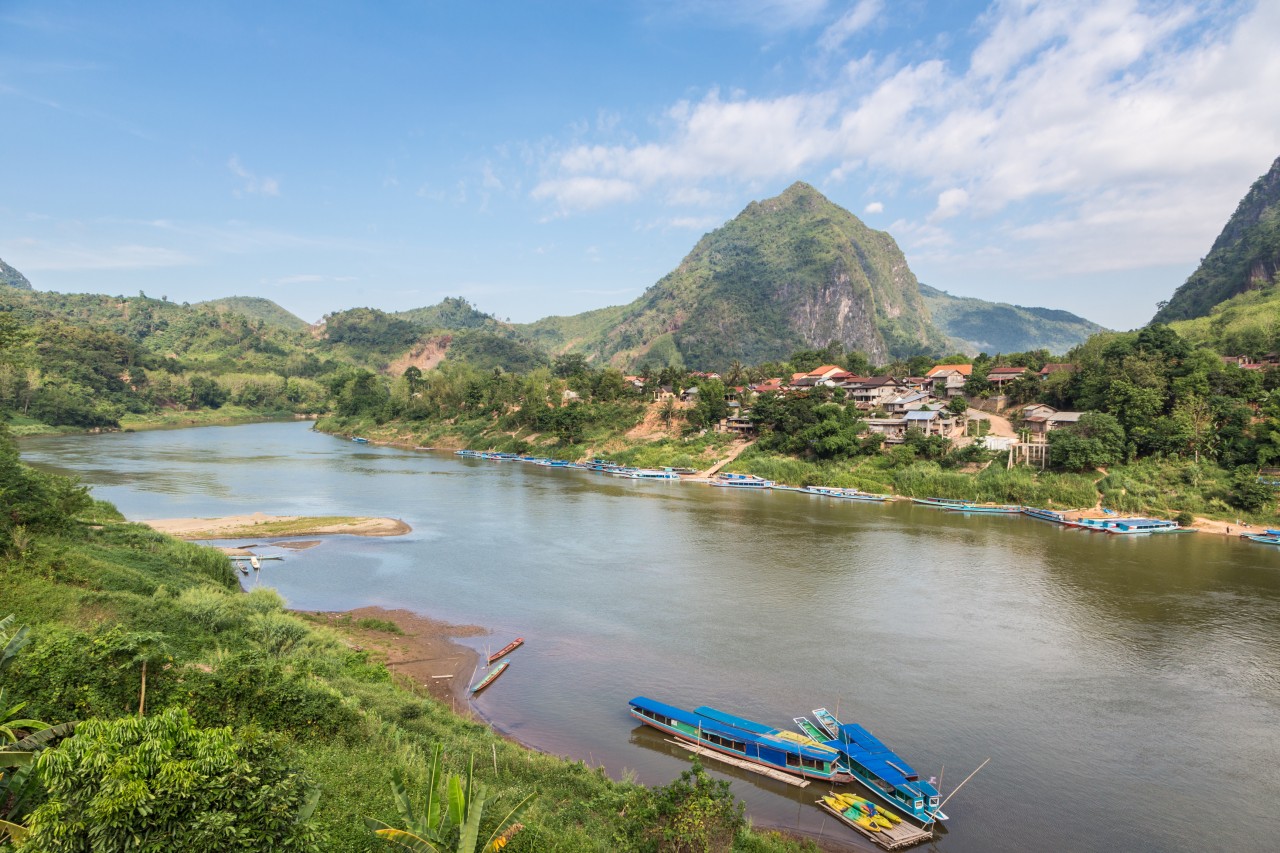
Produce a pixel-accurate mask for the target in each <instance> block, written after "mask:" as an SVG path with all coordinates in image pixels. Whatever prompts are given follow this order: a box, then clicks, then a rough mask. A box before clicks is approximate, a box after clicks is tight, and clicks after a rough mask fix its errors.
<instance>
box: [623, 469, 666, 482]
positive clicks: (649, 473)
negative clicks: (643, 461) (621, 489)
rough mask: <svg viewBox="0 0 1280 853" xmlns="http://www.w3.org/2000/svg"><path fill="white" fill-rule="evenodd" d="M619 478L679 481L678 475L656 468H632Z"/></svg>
mask: <svg viewBox="0 0 1280 853" xmlns="http://www.w3.org/2000/svg"><path fill="white" fill-rule="evenodd" d="M618 476H619V477H626V478H627V479H630V480H679V479H680V475H679V474H677V473H675V472H674V471H667V470H662V471H659V470H658V469H656V468H632V469H630V470H627V471H625V472H621V473H619V474H618Z"/></svg>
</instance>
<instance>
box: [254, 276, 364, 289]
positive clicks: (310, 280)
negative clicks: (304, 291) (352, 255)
mask: <svg viewBox="0 0 1280 853" xmlns="http://www.w3.org/2000/svg"><path fill="white" fill-rule="evenodd" d="M351 281H358V279H357V278H356V277H355V276H353V275H316V274H314V273H301V274H299V275H286V276H281V277H280V278H270V279H268V278H264V279H262V283H263V284H274V285H279V286H282V287H287V286H289V285H293V284H322V283H324V282H351Z"/></svg>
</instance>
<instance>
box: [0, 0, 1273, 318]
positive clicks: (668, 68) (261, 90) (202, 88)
mask: <svg viewBox="0 0 1280 853" xmlns="http://www.w3.org/2000/svg"><path fill="white" fill-rule="evenodd" d="M1278 42H1280V3H1276V2H1274V0H1263V2H1257V3H1254V2H1230V0H1224V1H1223V2H1216V0H1203V1H1202V2H1180V0H1160V1H1159V2H1139V1H1138V0H1132V2H1125V1H1124V0H1111V2H1093V0H1072V2H1032V1H1031V0H1010V2H995V3H992V4H990V5H986V4H981V3H963V2H945V0H943V1H941V2H924V0H898V2H891V0H858V2H834V0H831V2H828V0H791V1H790V2H787V0H631V2H627V0H616V2H533V0H525V1H524V2H506V0H495V2H491V3H488V4H480V5H476V4H467V3H452V2H425V0H424V1H423V2H407V1H401V0H380V2H377V3H354V2H351V3H344V2H324V0H310V1H309V2H305V3H303V2H297V3H295V2H261V0H259V1H258V2H210V3H204V4H187V3H172V2H130V0H121V2H115V3H104V2H78V3H77V2H58V0H38V2H37V0H0V115H3V116H4V121H3V133H2V134H0V258H3V259H4V260H6V261H8V262H9V263H11V264H12V265H14V266H15V267H17V268H18V269H19V270H21V271H23V272H24V273H25V274H26V275H27V277H28V278H30V279H31V281H32V283H33V284H34V285H35V286H36V287H37V288H39V289H44V290H57V291H65V292H80V291H89V292H105V293H113V294H114V293H123V294H134V293H136V292H138V291H145V292H146V293H147V294H148V295H150V296H167V297H168V298H170V299H172V300H175V301H191V302H194V301H198V300H201V299H209V298H214V297H218V296H226V295H232V294H243V295H258V296H265V297H268V298H270V299H273V300H275V301H276V302H278V303H280V304H281V305H283V306H284V307H286V308H288V309H289V310H291V311H293V312H294V313H296V314H298V315H299V316H302V317H303V318H305V319H307V320H317V319H319V318H320V317H321V316H322V315H323V314H325V313H328V312H331V311H336V310H341V309H343V308H349V307H354V306H357V305H369V306H372V307H377V308H382V309H385V310H401V309H406V308H412V307H416V306H420V305H428V304H432V303H435V302H437V301H439V300H440V299H441V298H443V297H445V296H455V295H460V296H464V297H466V298H468V299H469V300H471V301H472V302H473V303H475V304H476V305H477V306H478V307H480V308H481V309H482V310H485V311H489V312H492V313H494V314H496V315H498V316H499V317H504V318H510V319H512V320H515V321H529V320H534V319H537V318H538V317H542V316H546V315H548V314H571V313H576V312H579V311H584V310H588V309H592V308H598V307H602V306H605V305H611V304H619V303H623V302H628V301H630V300H632V299H634V298H635V297H637V296H638V295H640V293H641V292H642V291H643V290H644V289H645V288H646V287H648V286H650V285H652V284H653V283H654V282H655V281H657V280H658V279H659V278H661V277H662V276H663V275H665V274H666V273H667V272H669V271H670V270H672V269H673V268H675V267H676V266H677V265H678V264H679V262H680V260H681V258H682V257H683V256H684V255H685V254H686V253H687V252H688V251H689V250H690V249H691V248H692V246H693V244H694V243H695V242H696V241H697V239H698V238H699V237H700V236H701V235H702V234H704V233H706V232H707V231H710V230H712V229H714V228H716V227H718V226H719V225H721V224H722V223H724V222H725V221H727V220H728V219H731V218H732V217H734V216H735V215H737V213H739V212H740V211H741V210H742V208H743V207H745V206H746V205H747V204H748V203H749V202H750V201H752V200H753V199H758V198H766V197H769V196H773V195H776V194H778V193H780V192H781V191H782V190H784V189H785V188H786V187H787V186H788V185H789V184H791V183H792V182H793V181H796V180H803V181H807V182H809V183H811V184H813V185H814V186H816V187H817V188H818V189H819V190H821V191H822V192H823V193H825V194H826V195H827V196H828V197H829V198H831V199H832V200H833V201H835V202H836V203H837V204H840V205H842V206H844V207H846V208H848V209H849V210H851V211H853V212H854V213H855V214H857V215H858V216H860V217H862V218H863V219H864V220H865V221H866V222H867V223H868V224H869V225H871V226H872V227H874V228H879V229H883V230H886V231H888V232H889V233H890V234H892V235H893V236H894V237H895V238H896V239H897V241H898V243H899V245H901V246H902V248H903V250H904V251H905V253H906V256H907V259H908V262H909V263H910V265H911V268H912V269H913V270H914V271H915V273H916V275H917V276H918V277H919V278H920V280H921V281H923V282H926V283H928V284H932V285H934V286H936V287H941V288H943V289H945V290H948V291H950V292H952V293H956V294H960V295H966V296H979V297H982V298H986V299H993V300H999V301H1011V302H1016V303H1020V304H1024V305H1043V306H1049V307H1055V308H1066V309H1068V310H1072V311H1075V312H1077V313H1080V314H1082V315H1084V316H1086V317H1089V318H1090V319H1093V320H1095V321H1097V322H1100V323H1103V324H1104V325H1108V326H1111V327H1114V328H1130V327H1134V326H1138V325H1141V324H1143V323H1145V322H1146V321H1147V320H1148V319H1149V318H1150V316H1151V314H1152V313H1153V312H1154V310H1155V303H1156V302H1157V301H1158V300H1160V299H1165V298H1168V297H1169V295H1171V294H1172V292H1173V290H1174V289H1175V288H1176V287H1177V286H1178V285H1179V284H1181V283H1182V281H1183V280H1185V278H1186V276H1187V275H1188V274H1189V273H1190V272H1191V271H1192V270H1193V269H1194V267H1195V265H1196V264H1197V263H1198V261H1199V259H1200V258H1201V257H1202V256H1203V255H1204V254H1205V253H1206V252H1207V251H1208V250H1209V247H1210V245H1211V244H1212V242H1213V239H1214V238H1215V237H1216V236H1217V234H1218V232H1219V231H1220V230H1221V228H1222V226H1223V224H1225V222H1226V220H1227V218H1228V217H1229V216H1230V215H1231V213H1232V211H1233V210H1234V208H1235V205H1236V203H1237V202H1238V201H1239V200H1240V198H1241V196H1243V195H1244V193H1245V192H1246V191H1247V189H1248V188H1249V185H1250V184H1251V183H1252V182H1253V181H1254V180H1255V179H1256V178H1257V177H1258V176H1260V175H1261V174H1263V173H1264V172H1265V171H1266V170H1267V169H1268V168H1269V167H1270V165H1271V163H1272V161H1273V160H1274V159H1275V158H1276V157H1277V156H1278V155H1280V96H1277V93H1278V92H1280V51H1277V50H1276V49H1275V45H1276V44H1277V43H1278Z"/></svg>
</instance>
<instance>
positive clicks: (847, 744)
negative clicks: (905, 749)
mask: <svg viewBox="0 0 1280 853" xmlns="http://www.w3.org/2000/svg"><path fill="white" fill-rule="evenodd" d="M827 745H828V746H832V747H835V748H836V749H839V750H840V751H841V752H843V753H844V754H845V755H847V756H849V758H851V759H852V760H854V761H856V762H858V763H859V764H861V765H862V766H863V767H865V768H867V769H868V770H870V771H871V772H872V773H874V774H875V775H877V776H879V777H880V778H881V779H883V780H884V781H886V782H888V783H889V784H890V785H893V786H894V787H895V788H902V789H904V790H911V791H919V792H920V793H922V794H924V795H927V796H936V795H937V793H938V792H937V789H936V788H934V786H933V785H930V784H929V783H928V782H925V781H921V780H909V779H907V777H908V776H916V775H917V774H916V771H915V770H914V769H913V768H912V767H911V765H910V764H907V762H906V761H904V760H903V759H902V757H901V756H899V755H898V754H897V753H896V752H894V751H893V750H891V749H889V747H887V746H885V745H884V744H883V743H881V741H880V739H879V738H877V737H876V736H875V735H873V734H871V732H869V731H867V730H866V729H864V728H863V727H862V726H860V725H858V724H857V723H844V724H842V725H841V726H840V737H839V738H837V739H836V740H829V741H827Z"/></svg>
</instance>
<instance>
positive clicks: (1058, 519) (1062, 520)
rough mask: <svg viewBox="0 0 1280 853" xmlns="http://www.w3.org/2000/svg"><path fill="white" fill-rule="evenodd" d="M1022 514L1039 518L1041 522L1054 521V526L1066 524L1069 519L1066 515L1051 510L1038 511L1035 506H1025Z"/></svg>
mask: <svg viewBox="0 0 1280 853" xmlns="http://www.w3.org/2000/svg"><path fill="white" fill-rule="evenodd" d="M1022 514H1023V515H1028V516H1031V517H1032V518H1038V519H1040V520H1041V521H1052V522H1053V523H1054V524H1066V523H1067V517H1066V514H1065V513H1061V512H1056V511H1054V510H1051V509H1037V508H1036V507H1033V506H1024V507H1023V508H1022Z"/></svg>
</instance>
